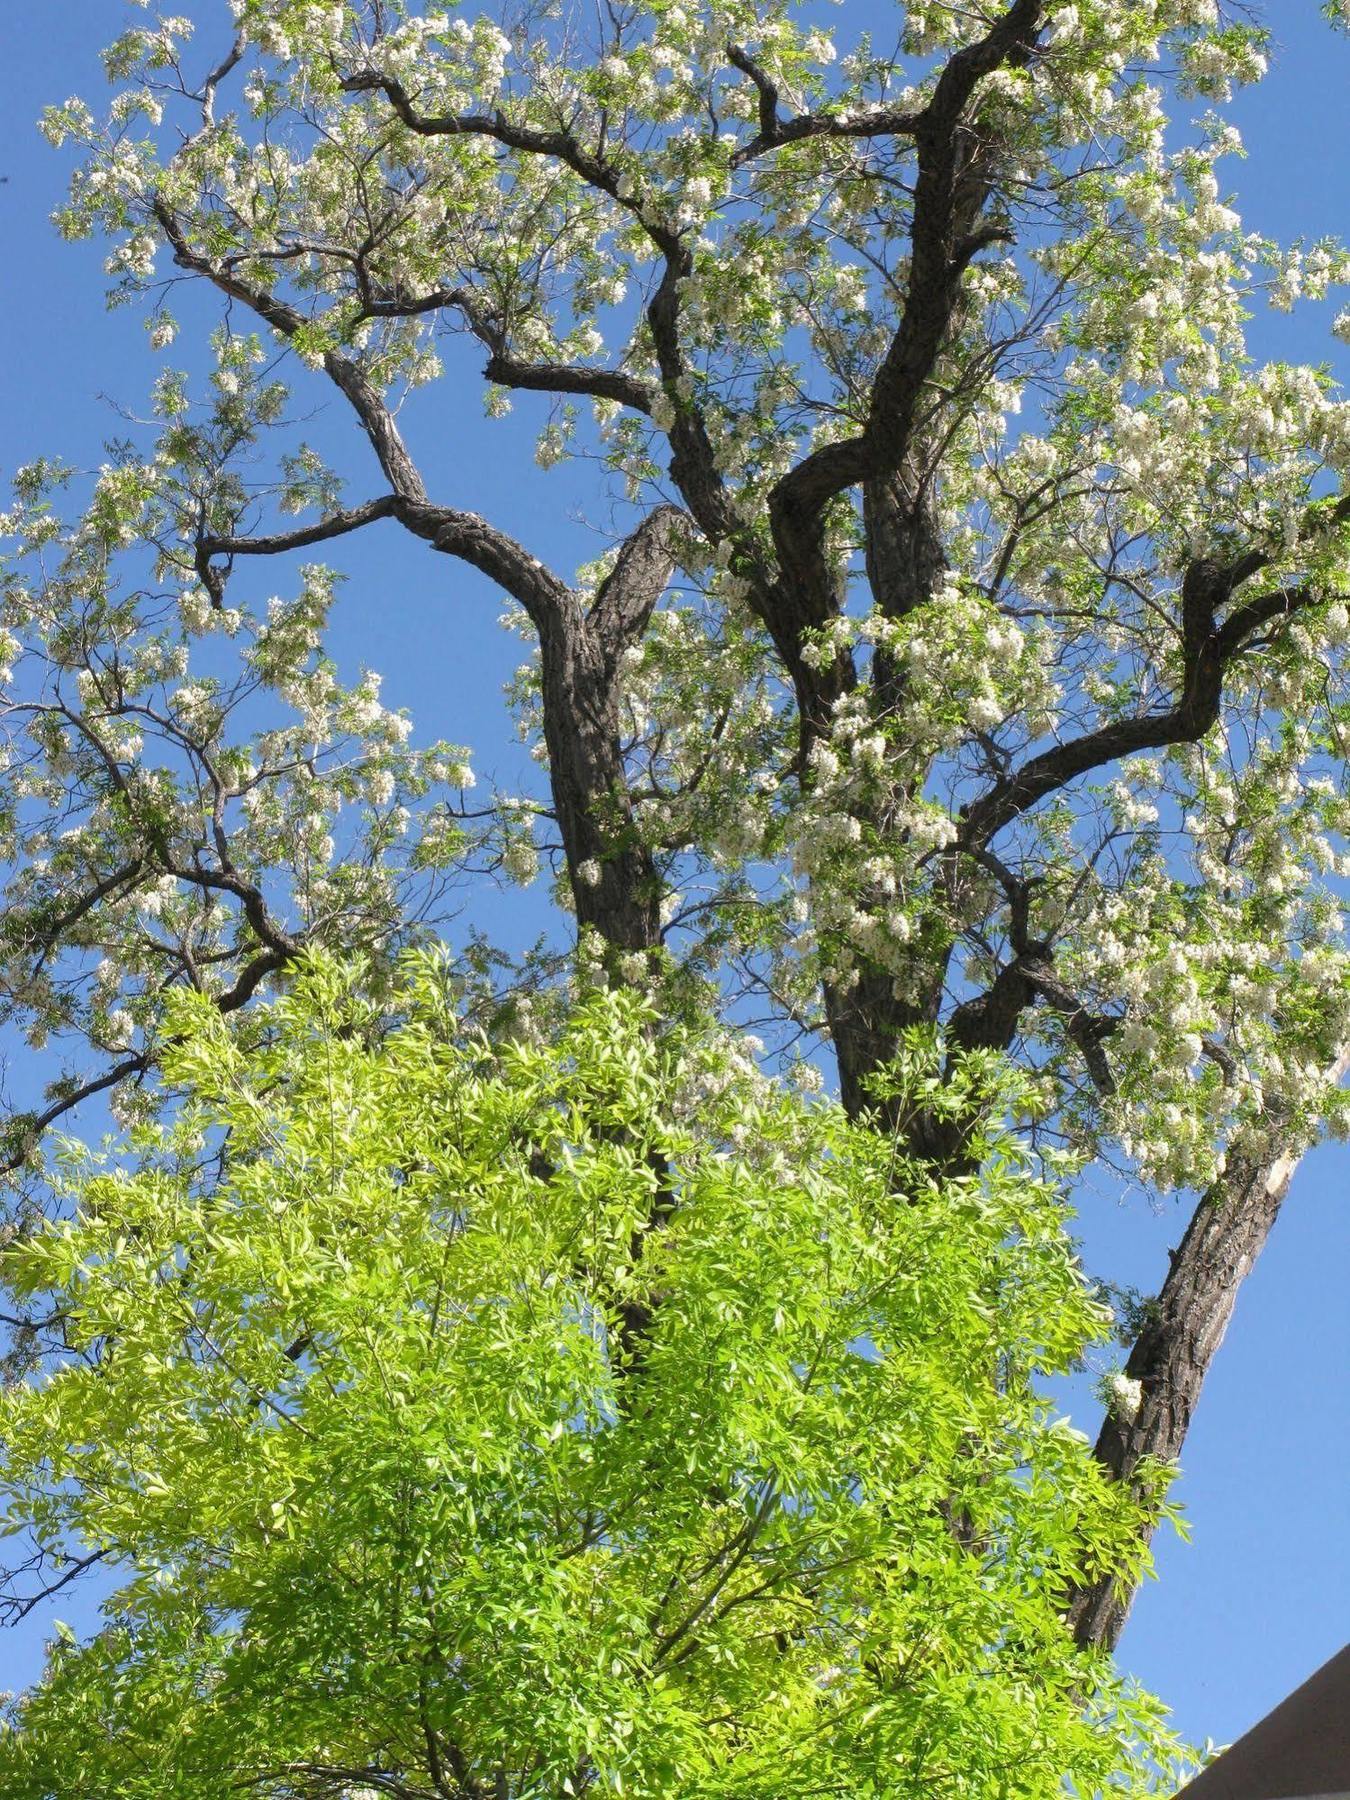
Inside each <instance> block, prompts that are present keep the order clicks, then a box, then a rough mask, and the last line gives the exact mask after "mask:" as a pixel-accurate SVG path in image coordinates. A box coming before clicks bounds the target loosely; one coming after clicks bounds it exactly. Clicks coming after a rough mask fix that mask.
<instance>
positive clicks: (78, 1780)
mask: <svg viewBox="0 0 1350 1800" xmlns="http://www.w3.org/2000/svg"><path fill="white" fill-rule="evenodd" d="M445 994H446V988H445V983H444V980H443V977H442V971H441V969H440V967H439V965H437V964H436V963H435V962H433V961H431V960H430V959H425V960H422V961H420V962H419V963H418V964H417V965H416V966H413V967H411V968H410V970H409V973H408V975H407V979H406V985H405V987H404V989H403V991H402V994H401V998H400V1023H399V1025H398V1027H397V1029H394V1030H392V1031H387V1030H386V1031H381V1030H380V1029H378V1028H377V1021H376V1017H375V1014H374V1013H373V1012H372V1011H369V1010H367V1009H366V1008H365V1007H364V1006H363V1004H362V1003H360V1002H358V1001H356V1000H354V999H353V998H352V997H351V989H350V986H349V984H348V977H347V976H346V974H345V973H344V971H343V970H342V969H341V968H340V967H338V966H337V965H326V964H317V965H314V966H311V967H310V968H309V969H308V971H307V972H306V973H305V975H304V976H303V978H302V979H301V980H300V981H299V982H298V983H297V985H296V986H295V988H294V990H293V991H292V993H291V995H290V996H289V997H288V998H287V999H285V1000H282V1001H279V1002H277V1003H276V1004H274V1005H273V1006H272V1007H271V1008H270V1009H269V1010H268V1012H267V1013H266V1014H265V1015H259V1017H260V1018H263V1017H265V1019H266V1021H267V1025H268V1030H267V1032H266V1033H263V1034H261V1035H260V1037H259V1040H258V1043H259V1046H260V1047H255V1048H253V1049H246V1048H244V1047H242V1044H241V1040H240V1037H239V1036H238V1034H233V1035H232V1034H231V1033H230V1031H229V1030H228V1029H227V1026H226V1024H225V1022H224V1021H223V1020H222V1019H221V1018H220V1016H219V1014H218V1013H216V1012H215V1011H214V1010H213V1009H212V1008H211V1006H210V1004H209V1002H208V1001H206V1000H205V999H202V998H198V999H195V1000H192V1001H190V1002H189V1003H188V1004H187V1005H186V1006H184V1007H182V1008H181V1009H180V1010H178V1011H177V1012H176V1013H175V1016H174V1020H173V1024H174V1027H175V1029H176V1030H177V1031H178V1032H179V1033H180V1041H179V1043H178V1047H177V1049H176V1050H175V1051H174V1053H173V1067H172V1070H171V1073H172V1075H173V1076H174V1078H175V1079H176V1080H178V1081H180V1082H182V1083H183V1084H184V1085H185V1086H186V1088H187V1089H188V1090H189V1093H190V1096H191V1097H190V1099H189V1101H188V1103H187V1105H186V1107H185V1110H184V1113H183V1116H182V1117H181V1118H180V1120H179V1121H178V1123H177V1124H176V1125H174V1126H173V1127H172V1128H169V1127H165V1128H163V1129H162V1130H156V1131H149V1130H146V1131H144V1132H143V1133H141V1134H140V1137H139V1140H138V1156H137V1158H136V1159H135V1160H134V1161H133V1162H132V1163H131V1164H130V1166H128V1167H116V1168H109V1167H107V1166H104V1165H100V1164H91V1163H90V1162H89V1161H88V1160H86V1159H77V1160H74V1161H73V1163H72V1165H71V1168H70V1170H69V1171H68V1189H69V1198H70V1199H71V1200H72V1201H73V1202H74V1214H73V1218H71V1219H70V1220H69V1221H68V1222H66V1223H61V1224H52V1225H49V1226H48V1227H47V1228H45V1229H44V1230H43V1231H41V1232H40V1233H39V1234H37V1235H36V1236H35V1237H34V1238H33V1239H32V1240H31V1241H29V1242H27V1243H24V1244H22V1245H16V1246H14V1247H12V1248H11V1249H10V1250H9V1251H8V1252H7V1254H6V1263H7V1268H6V1274H7V1276H8V1278H9V1280H10V1281H11V1283H12V1284H13V1285H14V1286H15V1287H16V1288H17V1289H18V1290H19V1291H20V1292H21V1293H26V1294H27V1295H28V1296H29V1297H30V1300H32V1299H35V1298H36V1297H37V1296H39V1295H42V1296H50V1297H52V1298H54V1300H55V1303H56V1305H57V1306H58V1307H59V1308H61V1309H64V1310H66V1311H67V1313H68V1338H69V1350H68V1353H67V1354H66V1355H64V1356H62V1357H61V1358H59V1359H58V1363H57V1366H56V1367H55V1368H53V1370H52V1371H51V1374H50V1378H49V1379H47V1380H46V1381H45V1382H42V1383H35V1384H31V1385H28V1386H25V1387H23V1388H18V1389H15V1390H12V1391H11V1392H10V1393H9V1394H8V1395H7V1396H6V1398H5V1400H4V1408H3V1414H4V1416H3V1420H0V1435H2V1436H3V1439H4V1442H5V1445H6V1449H5V1452H4V1460H3V1476H2V1478H0V1480H2V1485H3V1487H4V1490H5V1491H6V1493H7V1495H8V1497H9V1499H10V1502H11V1506H12V1510H13V1516H14V1518H15V1520H16V1521H18V1522H19V1523H21V1524H23V1525H25V1526H27V1527H28V1528H29V1529H30V1530H31V1532H32V1533H33V1535H34V1537H35V1538H36V1539H37V1540H38V1542H39V1543H41V1544H43V1545H45V1546H47V1547H48V1548H49V1549H51V1548H54V1547H57V1546H65V1548H66V1550H67V1551H68V1552H71V1553H74V1552H75V1551H76V1549H77V1548H82V1549H84V1550H88V1549H94V1548H97V1549H101V1550H103V1551H104V1552H105V1553H106V1556H107V1558H108V1560H109V1563H110V1564H112V1565H114V1566H116V1567H118V1568H119V1569H121V1570H122V1571H123V1572H124V1574H125V1581H124V1584H123V1585H122V1586H121V1588H120V1589H119V1591H118V1593H117V1595H116V1597H115V1599H114V1600H112V1601H111V1602H110V1603H109V1606H108V1608H107V1623H106V1626H105V1628H104V1629H103V1630H102V1632H100V1633H99V1635H97V1636H96V1637H95V1638H93V1639H92V1641H90V1642H88V1643H80V1642H78V1641H76V1639H75V1636H74V1634H73V1633H70V1632H68V1631H65V1630H61V1631H59V1635H58V1641H57V1642H56V1643H54V1645H53V1647H52V1653H51V1665H50V1670H49V1674H48V1678H47V1680H46V1681H45V1682H44V1683H43V1684H41V1685H40V1686H39V1687H37V1688H35V1689H34V1690H32V1692H31V1693H30V1694H29V1695H28V1696H27V1697H26V1698H25V1699H24V1700H23V1701H22V1702H20V1703H18V1704H17V1705H16V1707H15V1709H14V1712H13V1716H12V1721H11V1723H12V1727H13V1728H12V1729H11V1731H9V1732H8V1733H6V1734H4V1735H3V1736H2V1737H0V1791H3V1793H4V1794H5V1795H6V1796H7V1797H8V1800H39V1797H43V1800H46V1797H47V1796H56V1795H60V1796H67V1795H69V1796H74V1795H77V1794H78V1795H79V1796H81V1800H111V1797H112V1796H117V1800H131V1797H132V1796H135V1797H138V1800H141V1797H143V1800H150V1797H151V1796H153V1797H154V1800H168V1797H170V1796H175V1797H181V1800H188V1797H189V1796H190V1797H192V1800H198V1797H201V1800H206V1797H207V1796H210V1797H211V1800H216V1797H217V1796H219V1795H221V1794H224V1793H227V1792H236V1791H238V1792H247V1793H249V1794H255V1795H267V1796H283V1795H284V1796H299V1795H312V1796H320V1795H325V1796H339V1795H341V1796H357V1795H360V1796H363V1797H365V1796H372V1795H376V1794H394V1795H401V1796H413V1795H417V1796H423V1795H432V1794H441V1795H444V1796H452V1795H453V1796H461V1795H462V1796H475V1795H483V1796H488V1795H498V1794H500V1795H509V1796H525V1795H531V1796H533V1795H539V1796H544V1795H548V1796H564V1795H579V1794H582V1793H584V1792H586V1791H588V1790H590V1791H594V1792H597V1793H599V1792H604V1791H608V1790H612V1791H613V1792H615V1793H626V1794H628V1795H631V1796H639V1795H650V1796H653V1797H655V1796H661V1797H662V1800H667V1797H672V1796H677V1795H696V1794H697V1795H708V1796H712V1795H727V1796H730V1795H736V1796H738V1797H742V1800H750V1797H751V1796H763V1797H764V1800H771V1797H772V1800H778V1797H779V1796H784V1795H798V1794H808V1793H810V1794H829V1795H839V1796H850V1797H861V1796H864V1795H866V1796H876V1797H878V1800H879V1797H880V1796H883V1795H885V1796H902V1795H904V1796H909V1795H914V1796H918V1795H923V1796H925V1797H931V1796H944V1795H952V1796H955V1795H970V1796H979V1797H980V1800H985V1797H986V1796H993V1795H1002V1796H1009V1797H1011V1796H1033V1795H1035V1796H1046V1797H1050V1796H1058V1795H1060V1794H1062V1793H1064V1792H1065V1791H1066V1790H1065V1788H1064V1786H1063V1783H1064V1780H1065V1778H1066V1777H1068V1778H1071V1780H1072V1783H1073V1787H1072V1791H1073V1792H1075V1793H1080V1794H1089V1793H1092V1792H1095V1791H1098V1790H1109V1791H1112V1792H1115V1791H1122V1792H1127V1793H1138V1792H1143V1791H1146V1789H1147V1777H1146V1774H1145V1772H1144V1771H1145V1769H1146V1767H1147V1764H1148V1759H1149V1756H1150V1754H1152V1755H1153V1756H1157V1755H1158V1754H1160V1753H1166V1751H1167V1750H1168V1748H1169V1746H1168V1743H1167V1740H1166V1738H1165V1735H1164V1734H1163V1733H1162V1732H1161V1730H1160V1727H1159V1723H1158V1709H1157V1708H1156V1706H1155V1705H1154V1703H1152V1702H1151V1701H1149V1700H1147V1699H1146V1698H1143V1697H1140V1696H1138V1695H1135V1694H1132V1693H1126V1692H1124V1691H1122V1690H1121V1689H1120V1688H1119V1686H1118V1685H1116V1684H1115V1682H1114V1678H1113V1677H1111V1676H1110V1675H1109V1673H1108V1671H1107V1667H1106V1664H1105V1660H1104V1659H1098V1658H1096V1657H1094V1656H1087V1655H1084V1654H1082V1653H1080V1652H1077V1651H1075V1650H1074V1648H1073V1645H1072V1642H1071V1640H1070V1638H1069V1636H1068V1634H1067V1632H1066V1631H1065V1629H1064V1627H1063V1624H1062V1622H1061V1618H1060V1612H1059V1607H1060V1604H1061V1596H1062V1593H1063V1590H1064V1589H1065V1587H1066V1586H1067V1585H1068V1584H1069V1583H1070V1582H1072V1581H1073V1580H1075V1579H1076V1578H1079V1577H1082V1576H1083V1575H1084V1574H1091V1573H1094V1572H1096V1571H1098V1570H1099V1569H1101V1568H1103V1567H1107V1566H1111V1567H1119V1568H1137V1566H1138V1564H1139V1563H1140V1561H1141V1560H1142V1559H1143V1558H1144V1556H1145V1552H1144V1551H1143V1550H1142V1548H1141V1547H1140V1541H1139V1531H1140V1525H1141V1520H1142V1514H1141V1511H1140V1505H1141V1503H1140V1502H1139V1501H1138V1500H1137V1499H1136V1498H1132V1497H1131V1496H1130V1495H1129V1494H1128V1493H1127V1492H1125V1491H1124V1490H1123V1489H1122V1488H1121V1487H1120V1486H1119V1485H1118V1484H1117V1485H1116V1486H1114V1487H1113V1486H1112V1484H1110V1483H1108V1482H1107V1481H1106V1480H1105V1478H1104V1477H1103V1476H1102V1475H1101V1473H1100V1472H1099V1471H1098V1470H1097V1468H1096V1466H1095V1465H1094V1464H1093V1462H1092V1460H1091V1457H1090V1455H1089V1453H1088V1449H1087V1445H1086V1443H1085V1441H1084V1440H1083V1439H1082V1438H1081V1437H1080V1436H1079V1435H1078V1434H1077V1433H1075V1432H1073V1431H1071V1430H1069V1429H1068V1427H1067V1426H1066V1425H1065V1424H1064V1423H1063V1422H1062V1421H1056V1420H1054V1419H1053V1418H1052V1416H1051V1414H1050V1413H1049V1411H1048V1410H1047V1408H1046V1406H1045V1404H1044V1402H1043V1401H1042V1400H1041V1399H1039V1398H1038V1397H1037V1393H1036V1385H1035V1384H1036V1382H1037V1379H1038V1378H1039V1377H1041V1376H1043V1375H1045V1374H1046V1373H1048V1372H1050V1371H1054V1370H1059V1369H1063V1368H1064V1367H1065V1366H1066V1365H1067V1364H1069V1363H1070V1362H1071V1360H1072V1359H1073V1358H1074V1357H1075V1355H1076V1354H1077V1353H1078V1352H1079V1350H1080V1349H1081V1348H1082V1346H1083V1345H1084V1343H1085V1342H1086V1341H1087V1340H1088V1339H1090V1338H1092V1337H1094V1336H1096V1335H1098V1334H1099V1333H1100V1331H1101V1329H1102V1317H1103V1315H1102V1310H1101V1308H1100V1307H1099V1306H1098V1305H1097V1304H1096V1303H1095V1302H1094V1300H1093V1299H1092V1297H1091V1294H1090V1292H1089V1290H1088V1288H1087V1287H1086V1285H1085V1284H1084V1282H1083V1280H1082V1278H1081V1276H1080V1274H1079V1272H1078V1270H1077V1268H1076V1266H1075V1264H1074V1261H1073V1258H1072V1254H1071V1250H1070V1246H1069V1242H1068V1240H1067V1238H1066V1236H1065V1232H1064V1211H1063V1206H1062V1199H1061V1196H1060V1194H1059V1193H1058V1191H1057V1189H1056V1187H1055V1186H1054V1184H1053V1183H1051V1182H1048V1181H1046V1180H1045V1179H1043V1178H1041V1177H1040V1176H1038V1175H1037V1173H1036V1171H1035V1170H1034V1168H1033V1166H1032V1164H1031V1161H1030V1159H1029V1158H1028V1156H1027V1155H1026V1153H1025V1152H1024V1151H1023V1150H1022V1148H1021V1147H1020V1145H1019V1144H1018V1142H1017V1141H1016V1140H1015V1139H1013V1138H1010V1137H1009V1136H1008V1135H1007V1133H1006V1131H1005V1130H1004V1129H1003V1128H1002V1127H1001V1125H1000V1124H999V1120H1000V1119H1002V1118H1004V1117H1006V1115H1007V1113H1008V1111H1009V1107H1010V1105H1011V1104H1012V1103H1013V1102H1014V1101H1015V1099H1016V1096H1014V1095H1012V1094H1011V1093H1010V1092H1009V1090H1008V1088H1007V1087H1006V1085H1001V1083H1002V1078H1001V1077H1000V1076H999V1075H998V1074H997V1071H996V1069H995V1066H994V1065H993V1064H992V1063H990V1062H987V1061H984V1060H981V1059H979V1058H973V1059H971V1060H970V1061H969V1062H967V1063H966V1064H965V1066H964V1068H963V1070H962V1073H961V1075H960V1077H959V1078H958V1079H957V1080H956V1081H955V1082H954V1083H953V1084H951V1086H950V1087H949V1089H948V1090H947V1101H948V1103H950V1104H951V1105H954V1106H959V1107H961V1108H963V1109H964V1110H965V1111H966V1112H969V1111H971V1110H976V1111H978V1112H980V1113H981V1114H982V1116H983V1117H984V1118H985V1121H986V1124H985V1127H984V1129H983V1131H982V1132H981V1134H980V1137H979V1139H978V1141H977V1143H976V1145H975V1153H976V1156H977V1158H978V1164H979V1166H978V1170H977V1172H974V1173H971V1174H970V1175H968V1176H966V1177H957V1178H951V1179H947V1180H945V1181H944V1182H943V1183H941V1184H939V1183H937V1182H935V1181H934V1180H933V1179H932V1178H931V1176H930V1174H929V1173H928V1172H927V1171H926V1170H925V1168H924V1166H923V1165H922V1164H921V1163H919V1162H917V1161H916V1160H914V1159H913V1158H912V1157H907V1156H905V1155H903V1154H901V1153H900V1152H898V1151H897V1150H896V1149H895V1147H894V1146H893V1145H892V1144H891V1143H890V1142H889V1141H887V1139H886V1138H885V1137H883V1136H882V1135H881V1134H878V1133H874V1132H870V1131H867V1130H864V1129H861V1128H859V1127H856V1126H853V1125H851V1124H849V1123H847V1122H846V1121H845V1120H844V1118H843V1116H842V1115H841V1114H840V1113H839V1111H838V1110H837V1109H836V1108H835V1107H833V1106H832V1105H827V1104H811V1103H807V1102H803V1101H801V1100H797V1099H792V1098H789V1097H786V1096H785V1094H784V1092H783V1091H782V1089H781V1088H778V1087H775V1086H772V1085H770V1084H768V1083H766V1082H765V1081H764V1080H763V1078H762V1077H760V1076H759V1075H758V1074H756V1073H755V1071H754V1069H753V1068H752V1066H751V1065H750V1064H749V1062H748V1061H747V1060H746V1059H745V1058H744V1057H743V1056H741V1055H740V1054H738V1053H737V1052H736V1051H735V1050H734V1049H732V1048H730V1047H729V1046H728V1044H727V1043H726V1041H725V1040H723V1039H721V1038H719V1037H717V1036H716V1035H714V1034H711V1033H709V1034H704V1035H703V1036H699V1035H697V1034H695V1033H692V1032H686V1033H684V1034H683V1035H681V1036H679V1037H671V1036H667V1037H664V1038H663V1037H659V1036H658V1034H656V1033H655V1032H654V1031H653V1029H652V1021H651V1015H650V1013H649V1012H648V1011H647V1009H646V1008H645V1006H644V1004H643V1003H642V1002H641V1001H639V1000H638V999H637V998H636V997H634V996H632V995H628V994H619V995H614V994H610V995H603V996H597V997H595V998H592V999H590V1000H588V1001H585V1002H584V1003H582V1004H580V1006H579V1007H578V1009H577V1010H576V1012H575V1014H574V1016H573V1017H572V1019H571V1021H570V1023H569V1024H568V1025H567V1027H566V1029H565V1031H564V1033H563V1034H562V1036H561V1038H560V1039H559V1041H558V1042H557V1043H555V1044H552V1045H548V1046H540V1045H537V1044H515V1045H510V1046H508V1047H506V1048H497V1049H493V1048H490V1047H489V1046H488V1045H487V1044H486V1042H485V1041H483V1040H481V1039H479V1038H476V1037H474V1036H472V1035H471V1034H466V1033H463V1032H461V1031H460V1030H459V1029H458V1027H457V1021H456V1019H455V1017H454V1015H453V1012H452V1010H451V1009H450V1007H449V1006H448V1005H447V1003H446V999H445ZM898 1079H899V1080H900V1082H901V1084H902V1086H903V1087H905V1088H908V1089H912V1090H913V1091H914V1092H915V1093H917V1091H918V1089H919V1088H920V1087H921V1086H923V1087H925V1088H928V1089H931V1085H932V1081H933V1076H932V1072H931V1068H930V1067H929V1064H928V1060H927V1058H926V1057H925V1055H924V1054H923V1053H922V1052H921V1050H920V1049H919V1048H917V1047H914V1046H911V1048H910V1050H909V1051H908V1052H907V1056H906V1059H905V1060H904V1061H902V1064H901V1073H900V1076H899V1077H898ZM930 1099H931V1094H930ZM658 1302H659V1304H658ZM1146 1477H1147V1472H1146ZM1143 1486H1144V1488H1145V1489H1148V1490H1149V1496H1148V1499H1147V1501H1146V1502H1145V1504H1147V1505H1149V1506H1150V1507H1152V1508H1153V1509H1154V1510H1155V1511H1157V1510H1163V1511H1165V1510H1166V1507H1165V1503H1164V1502H1163V1500H1162V1498H1161V1483H1160V1482H1159V1481H1155V1480H1151V1479H1150V1478H1146V1480H1145V1482H1144V1484H1143Z"/></svg>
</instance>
